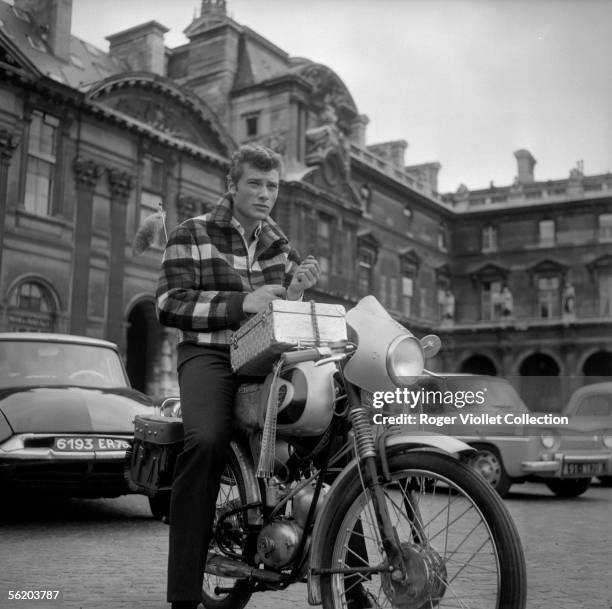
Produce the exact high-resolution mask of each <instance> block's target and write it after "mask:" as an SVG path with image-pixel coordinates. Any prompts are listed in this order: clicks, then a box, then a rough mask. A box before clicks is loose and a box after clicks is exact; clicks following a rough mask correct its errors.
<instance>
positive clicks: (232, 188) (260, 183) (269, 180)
mask: <svg viewBox="0 0 612 609" xmlns="http://www.w3.org/2000/svg"><path fill="white" fill-rule="evenodd" d="M279 180H280V175H279V172H278V170H276V169H271V170H270V171H264V170H261V169H257V168H255V167H253V166H252V165H250V164H249V163H245V164H244V165H243V172H242V175H241V176H240V179H239V180H238V183H237V184H234V183H233V182H230V184H229V192H230V193H231V195H232V196H233V199H234V217H235V218H236V220H238V222H240V224H242V226H243V227H244V228H245V229H251V228H252V227H254V225H255V224H256V223H257V222H258V221H259V220H263V219H264V218H267V217H268V216H269V215H270V212H271V211H272V208H273V207H274V203H275V202H276V197H277V196H278V183H279Z"/></svg>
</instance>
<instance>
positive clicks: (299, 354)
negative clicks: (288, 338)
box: [281, 347, 329, 365]
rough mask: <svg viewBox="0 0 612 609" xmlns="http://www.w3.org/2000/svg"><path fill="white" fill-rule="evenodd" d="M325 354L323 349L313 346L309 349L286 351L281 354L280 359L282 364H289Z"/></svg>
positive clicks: (308, 360)
mask: <svg viewBox="0 0 612 609" xmlns="http://www.w3.org/2000/svg"><path fill="white" fill-rule="evenodd" d="M328 351H329V350H328ZM325 355H328V354H327V353H325V352H323V349H317V348H316V347H313V348H311V349H301V350H300V351H286V352H285V353H283V354H282V356H281V359H282V361H283V363H284V364H287V365H291V364H298V363H300V362H312V361H314V360H317V359H319V358H320V357H324V356H325Z"/></svg>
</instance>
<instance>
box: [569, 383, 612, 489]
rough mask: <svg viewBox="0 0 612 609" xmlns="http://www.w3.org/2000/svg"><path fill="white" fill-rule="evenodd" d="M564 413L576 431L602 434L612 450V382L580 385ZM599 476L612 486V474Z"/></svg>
mask: <svg viewBox="0 0 612 609" xmlns="http://www.w3.org/2000/svg"><path fill="white" fill-rule="evenodd" d="M562 414H564V415H566V416H568V417H569V418H570V422H571V426H572V428H573V429H574V430H576V432H578V433H580V434H583V435H589V436H591V435H601V436H602V441H603V442H604V443H605V446H606V448H607V449H608V450H612V382H604V383H593V384H592V385H585V386H584V387H580V389H577V390H576V391H574V393H573V394H572V395H571V396H570V399H569V400H568V402H567V405H566V406H565V408H564V409H563V413H562ZM599 473H600V472H599ZM610 473H611V474H612V472H610ZM598 478H599V480H600V481H601V484H602V485H603V486H612V475H599V476H598Z"/></svg>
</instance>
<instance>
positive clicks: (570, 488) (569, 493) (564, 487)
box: [546, 478, 591, 497]
mask: <svg viewBox="0 0 612 609" xmlns="http://www.w3.org/2000/svg"><path fill="white" fill-rule="evenodd" d="M546 486H547V487H548V488H549V489H550V490H551V491H552V492H553V493H554V494H555V495H557V497H578V496H579V495H582V493H584V492H586V490H587V489H588V488H589V486H591V479H590V478H566V479H564V480H557V479H554V480H547V481H546Z"/></svg>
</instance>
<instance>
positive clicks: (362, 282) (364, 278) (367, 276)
mask: <svg viewBox="0 0 612 609" xmlns="http://www.w3.org/2000/svg"><path fill="white" fill-rule="evenodd" d="M372 263H373V258H372V256H371V255H370V254H369V253H368V252H361V253H360V254H359V265H358V269H357V284H358V285H357V287H358V290H359V293H360V294H362V295H365V294H369V293H370V292H371V284H372Z"/></svg>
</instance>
